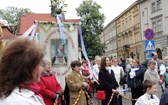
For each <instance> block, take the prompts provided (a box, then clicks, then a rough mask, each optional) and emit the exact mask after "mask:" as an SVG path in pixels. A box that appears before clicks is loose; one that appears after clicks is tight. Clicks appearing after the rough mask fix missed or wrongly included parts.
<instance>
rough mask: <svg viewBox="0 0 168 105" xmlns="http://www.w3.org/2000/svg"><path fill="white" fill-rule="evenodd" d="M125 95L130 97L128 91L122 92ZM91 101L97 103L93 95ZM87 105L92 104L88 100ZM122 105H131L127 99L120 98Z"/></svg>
mask: <svg viewBox="0 0 168 105" xmlns="http://www.w3.org/2000/svg"><path fill="white" fill-rule="evenodd" d="M123 95H124V96H125V97H128V98H131V93H130V92H129V91H128V92H126V93H125V94H123ZM92 100H93V102H94V103H95V105H97V101H96V98H95V97H93V98H92ZM89 105H92V104H91V103H90V102H89ZM122 105H132V102H131V101H129V100H126V99H122Z"/></svg>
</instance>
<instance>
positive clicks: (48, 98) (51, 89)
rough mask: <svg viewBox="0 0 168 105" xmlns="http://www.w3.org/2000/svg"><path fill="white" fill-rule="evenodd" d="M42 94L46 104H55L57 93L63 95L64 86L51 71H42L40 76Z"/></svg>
mask: <svg viewBox="0 0 168 105" xmlns="http://www.w3.org/2000/svg"><path fill="white" fill-rule="evenodd" d="M38 85H39V86H40V88H41V89H40V94H41V95H42V96H43V100H44V103H45V104H46V105H53V104H54V102H55V99H56V94H59V95H61V93H62V88H61V86H60V84H59V83H58V81H57V79H56V77H55V76H54V75H52V74H51V73H44V72H42V74H41V76H40V82H39V83H38Z"/></svg>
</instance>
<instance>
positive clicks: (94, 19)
mask: <svg viewBox="0 0 168 105" xmlns="http://www.w3.org/2000/svg"><path fill="white" fill-rule="evenodd" d="M99 9H101V6H100V5H98V4H97V3H96V2H93V0H85V1H83V3H82V4H80V6H79V7H78V8H76V11H77V16H80V17H81V22H82V25H81V27H82V33H83V40H84V43H85V48H86V52H87V54H88V56H89V57H92V58H93V57H94V56H96V55H103V53H104V52H105V48H106V46H105V44H104V43H101V41H100V38H99V35H100V34H101V32H102V31H103V23H104V20H105V16H104V14H102V13H100V11H99Z"/></svg>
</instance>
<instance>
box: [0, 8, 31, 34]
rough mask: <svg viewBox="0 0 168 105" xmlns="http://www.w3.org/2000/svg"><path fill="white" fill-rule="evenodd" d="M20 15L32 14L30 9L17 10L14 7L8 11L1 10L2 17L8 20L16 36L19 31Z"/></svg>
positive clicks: (0, 15)
mask: <svg viewBox="0 0 168 105" xmlns="http://www.w3.org/2000/svg"><path fill="white" fill-rule="evenodd" d="M20 13H22V14H26V13H32V12H31V11H30V9H28V8H17V7H12V6H9V7H7V8H6V10H3V9H0V17H2V19H4V20H7V22H8V25H9V28H10V30H11V31H12V33H14V34H15V33H16V32H17V31H18V25H19V16H20Z"/></svg>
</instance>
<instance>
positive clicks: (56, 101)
mask: <svg viewBox="0 0 168 105" xmlns="http://www.w3.org/2000/svg"><path fill="white" fill-rule="evenodd" d="M58 98H59V94H56V99H55V103H56V104H57V103H58Z"/></svg>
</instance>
